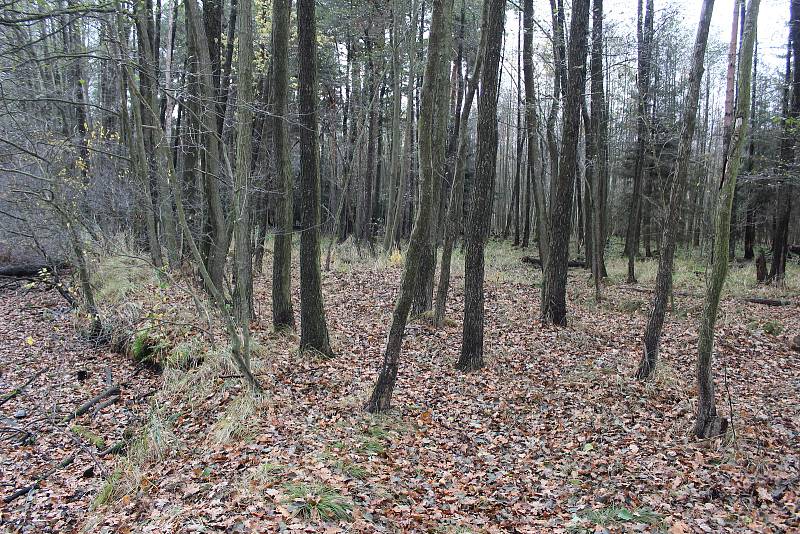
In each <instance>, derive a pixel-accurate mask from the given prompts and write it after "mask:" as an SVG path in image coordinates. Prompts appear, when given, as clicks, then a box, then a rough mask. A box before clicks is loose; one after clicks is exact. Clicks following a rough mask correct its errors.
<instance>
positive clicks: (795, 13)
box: [767, 0, 800, 286]
mask: <svg viewBox="0 0 800 534" xmlns="http://www.w3.org/2000/svg"><path fill="white" fill-rule="evenodd" d="M789 32H790V33H789V46H787V50H786V80H785V84H786V85H785V88H784V104H783V119H782V121H781V122H782V130H783V137H782V139H781V151H780V160H781V161H780V164H779V174H782V175H787V174H788V173H789V172H790V171H789V169H790V168H791V166H792V164H793V163H794V160H795V154H794V150H793V147H794V146H795V138H796V133H795V129H796V125H795V126H794V127H792V124H793V123H794V121H796V119H797V118H798V117H800V2H799V1H798V0H792V2H791V3H790V17H789ZM792 57H793V58H794V64H793V65H791V64H790V58H792ZM790 95H791V97H790ZM792 189H793V187H792V184H791V180H790V179H789V178H788V177H787V176H782V177H781V178H780V183H779V186H778V201H777V204H778V205H777V213H776V215H777V217H776V221H775V227H774V230H773V233H772V263H771V265H770V269H769V276H768V277H767V279H768V280H769V282H771V283H774V284H775V285H779V286H782V285H784V283H785V279H786V259H787V257H788V255H789V221H790V220H791V216H792V192H793V191H792Z"/></svg>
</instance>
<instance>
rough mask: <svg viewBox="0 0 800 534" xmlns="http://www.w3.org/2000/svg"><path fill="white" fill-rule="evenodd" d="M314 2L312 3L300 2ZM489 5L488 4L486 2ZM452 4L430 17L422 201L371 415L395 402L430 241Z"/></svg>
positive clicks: (439, 6) (437, 0) (440, 4)
mask: <svg viewBox="0 0 800 534" xmlns="http://www.w3.org/2000/svg"><path fill="white" fill-rule="evenodd" d="M301 1H313V0H301ZM487 1H488V0H487ZM447 3H451V0H433V12H432V15H431V27H430V35H429V41H428V43H429V44H428V59H427V65H426V67H425V78H424V84H423V86H422V94H421V95H420V99H421V103H420V113H419V121H418V127H419V145H420V147H419V150H420V164H421V167H422V169H423V172H422V173H421V184H420V198H419V205H418V209H417V214H416V220H415V221H414V228H413V230H412V231H411V241H410V242H409V245H408V251H407V253H406V262H405V267H404V269H403V277H402V280H401V282H400V293H399V294H398V296H397V302H396V303H395V307H394V312H393V313H392V322H391V326H390V327H389V337H388V340H387V341H386V349H385V350H384V353H383V363H382V365H381V370H380V374H379V376H378V381H377V383H376V384H375V389H374V390H373V391H372V395H371V396H370V398H369V400H368V401H367V404H366V406H365V409H366V410H367V411H368V412H370V413H379V412H386V411H387V410H388V409H389V407H390V405H391V400H392V392H393V391H394V386H395V383H396V381H397V369H398V367H399V364H400V349H401V346H402V341H403V334H404V332H405V328H406V322H407V321H408V313H409V311H410V309H411V303H412V300H413V297H414V287H415V286H416V285H417V281H418V275H419V269H420V262H421V260H422V255H423V252H424V250H423V249H424V247H425V246H426V245H427V244H428V242H429V240H430V235H431V234H430V221H431V215H432V214H431V212H432V211H433V210H432V204H433V181H434V179H435V176H434V174H433V172H432V168H431V148H432V147H431V143H432V137H433V124H432V122H431V119H432V118H433V111H434V106H435V104H436V103H435V102H434V98H435V96H436V91H435V90H436V83H437V82H436V69H438V68H439V66H440V61H439V56H440V55H441V54H443V53H444V50H443V43H444V42H446V36H445V35H444V34H445V33H446V32H447V31H448V30H447V27H448V24H447V22H446V21H445V20H444V19H445V14H446V13H449V11H450V10H449V9H448V8H447V6H445V4H447Z"/></svg>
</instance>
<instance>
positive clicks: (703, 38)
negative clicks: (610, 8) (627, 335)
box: [636, 0, 714, 380]
mask: <svg viewBox="0 0 800 534" xmlns="http://www.w3.org/2000/svg"><path fill="white" fill-rule="evenodd" d="M713 9H714V0H704V1H703V5H702V8H701V11H700V23H699V25H698V27H697V36H696V37H695V43H694V52H693V54H692V67H691V70H690V71H689V90H688V93H687V95H686V100H685V101H684V102H685V106H686V107H685V109H684V111H683V119H682V123H681V136H680V139H679V141H678V153H677V157H676V163H677V167H676V169H675V175H674V176H673V178H672V180H671V185H670V192H669V204H668V206H667V217H666V220H665V221H664V228H663V234H662V236H661V244H660V246H659V251H660V252H659V258H658V274H657V275H656V292H655V295H654V296H653V302H652V305H651V308H650V316H649V318H648V321H647V327H646V328H645V332H644V353H643V354H642V359H641V361H640V362H639V369H638V370H637V371H636V378H638V379H639V380H644V379H646V378H649V377H650V376H651V375H652V374H653V371H655V367H656V362H657V360H658V347H659V343H660V340H661V333H662V331H663V327H664V315H665V314H666V310H667V302H668V300H669V297H670V293H671V292H672V271H673V266H674V258H675V247H676V243H677V233H678V223H679V221H680V215H681V210H682V208H683V202H684V198H685V196H686V188H687V186H688V181H689V180H688V176H689V163H690V160H691V155H692V139H693V137H694V130H695V124H696V122H697V108H698V106H699V103H700V87H701V85H702V80H703V61H704V58H705V53H706V43H707V42H708V29H709V26H710V24H711V13H712V11H713Z"/></svg>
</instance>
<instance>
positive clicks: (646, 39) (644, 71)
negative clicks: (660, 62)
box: [625, 0, 653, 284]
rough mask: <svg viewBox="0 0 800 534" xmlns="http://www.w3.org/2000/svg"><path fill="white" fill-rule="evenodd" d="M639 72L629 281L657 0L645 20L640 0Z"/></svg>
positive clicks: (639, 207) (633, 277) (632, 280)
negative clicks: (654, 11) (654, 10)
mask: <svg viewBox="0 0 800 534" xmlns="http://www.w3.org/2000/svg"><path fill="white" fill-rule="evenodd" d="M636 33H637V40H638V43H639V47H638V76H637V92H638V94H637V101H636V103H637V119H636V123H637V133H636V164H635V169H634V173H633V196H632V197H631V204H630V210H629V211H628V231H627V234H626V238H625V254H626V255H627V256H628V283H629V284H633V283H636V272H635V265H636V256H637V254H638V253H639V233H640V226H641V219H642V185H643V181H644V158H645V149H646V147H647V142H648V139H649V127H648V125H647V119H646V113H647V109H648V107H649V104H648V102H649V98H650V70H651V64H650V63H651V61H650V60H651V55H652V39H653V0H647V7H646V11H645V15H644V23H643V22H642V0H638V21H637V32H636Z"/></svg>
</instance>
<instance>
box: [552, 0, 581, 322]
mask: <svg viewBox="0 0 800 534" xmlns="http://www.w3.org/2000/svg"><path fill="white" fill-rule="evenodd" d="M588 26H589V0H573V2H572V20H571V21H570V39H569V57H568V66H569V69H568V72H569V74H568V77H567V92H566V98H565V104H564V126H563V134H562V136H563V137H562V143H561V156H560V160H559V164H558V176H557V178H556V179H555V186H554V195H553V197H552V198H553V200H552V206H551V209H550V229H551V233H552V241H551V242H550V253H549V255H548V256H549V257H548V262H547V267H546V269H547V272H546V273H545V277H546V297H545V299H544V300H543V301H542V321H543V322H550V323H553V324H556V325H561V326H566V324H567V261H568V259H569V237H570V231H571V226H572V224H571V223H572V217H571V214H572V197H573V194H574V187H575V172H576V165H575V161H576V160H577V151H578V136H579V132H580V120H581V102H582V100H583V92H584V87H585V85H586V52H587V42H586V41H587V29H588Z"/></svg>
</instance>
